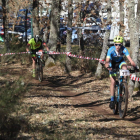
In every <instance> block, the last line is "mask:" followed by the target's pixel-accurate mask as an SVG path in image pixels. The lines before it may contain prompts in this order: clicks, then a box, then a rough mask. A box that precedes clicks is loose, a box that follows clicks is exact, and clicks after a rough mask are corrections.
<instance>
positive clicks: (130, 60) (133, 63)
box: [127, 55, 136, 67]
mask: <svg viewBox="0 0 140 140" xmlns="http://www.w3.org/2000/svg"><path fill="white" fill-rule="evenodd" d="M127 59H128V60H129V62H130V63H131V65H132V66H134V67H136V64H135V62H134V61H133V60H132V59H131V57H130V55H128V56H127Z"/></svg>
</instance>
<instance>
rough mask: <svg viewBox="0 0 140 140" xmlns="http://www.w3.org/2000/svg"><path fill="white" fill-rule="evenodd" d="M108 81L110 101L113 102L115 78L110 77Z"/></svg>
mask: <svg viewBox="0 0 140 140" xmlns="http://www.w3.org/2000/svg"><path fill="white" fill-rule="evenodd" d="M110 81H111V84H110V93H111V101H114V93H115V84H116V77H115V76H110Z"/></svg>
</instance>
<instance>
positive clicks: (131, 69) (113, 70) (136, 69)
mask: <svg viewBox="0 0 140 140" xmlns="http://www.w3.org/2000/svg"><path fill="white" fill-rule="evenodd" d="M107 68H112V67H107ZM127 68H129V69H130V70H129V71H130V73H135V72H139V67H138V66H136V67H134V66H128V67H127ZM119 69H120V68H112V70H111V71H112V72H117V71H119Z"/></svg>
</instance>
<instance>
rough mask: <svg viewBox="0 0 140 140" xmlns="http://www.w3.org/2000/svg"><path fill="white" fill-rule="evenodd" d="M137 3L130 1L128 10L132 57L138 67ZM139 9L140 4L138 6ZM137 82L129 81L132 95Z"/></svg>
mask: <svg viewBox="0 0 140 140" xmlns="http://www.w3.org/2000/svg"><path fill="white" fill-rule="evenodd" d="M134 7H135V1H131V0H129V5H128V10H129V29H130V51H131V52H130V55H131V58H132V59H133V61H134V62H135V63H136V64H137V65H138V56H139V36H138V34H139V10H138V11H137V13H138V14H137V15H136V16H135V9H134ZM138 7H139V4H138ZM134 85H135V81H132V80H129V94H130V95H131V100H132V94H133V89H134Z"/></svg>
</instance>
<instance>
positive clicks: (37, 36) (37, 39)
mask: <svg viewBox="0 0 140 140" xmlns="http://www.w3.org/2000/svg"><path fill="white" fill-rule="evenodd" d="M34 40H35V42H36V43H37V42H38V41H39V35H35V37H34Z"/></svg>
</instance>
